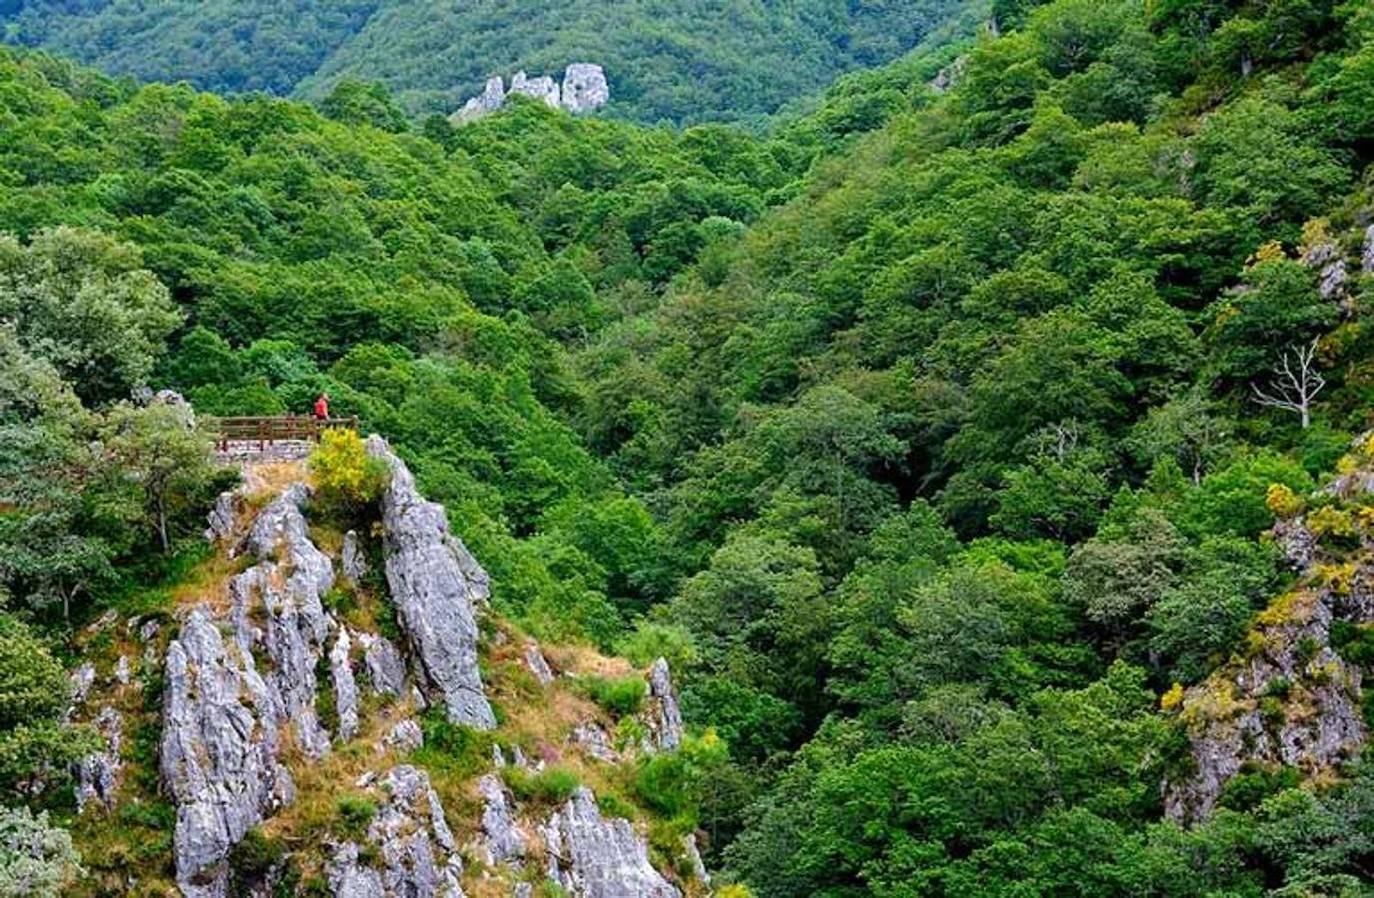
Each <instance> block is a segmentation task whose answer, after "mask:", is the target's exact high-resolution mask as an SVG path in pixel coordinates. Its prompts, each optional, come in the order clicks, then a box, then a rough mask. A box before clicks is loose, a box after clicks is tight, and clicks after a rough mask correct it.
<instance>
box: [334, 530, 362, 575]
mask: <svg viewBox="0 0 1374 898" xmlns="http://www.w3.org/2000/svg"><path fill="white" fill-rule="evenodd" d="M339 566H340V567H341V568H342V569H343V575H344V576H345V577H347V578H348V579H349V580H350V581H352V582H353V583H361V582H362V579H363V577H364V576H366V575H367V558H366V556H365V555H364V554H363V547H362V541H361V540H359V539H358V533H357V531H355V530H350V531H348V532H347V533H345V534H344V539H343V549H342V551H341V552H340V553H339Z"/></svg>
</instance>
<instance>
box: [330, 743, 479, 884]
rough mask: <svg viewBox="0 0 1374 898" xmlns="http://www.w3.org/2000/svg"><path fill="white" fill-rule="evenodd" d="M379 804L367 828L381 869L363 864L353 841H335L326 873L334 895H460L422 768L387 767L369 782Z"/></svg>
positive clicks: (445, 831)
mask: <svg viewBox="0 0 1374 898" xmlns="http://www.w3.org/2000/svg"><path fill="white" fill-rule="evenodd" d="M373 787H374V788H377V789H379V790H380V791H381V793H382V795H383V796H384V799H385V800H384V803H383V804H382V805H381V806H380V807H379V808H378V810H377V813H376V815H375V816H374V817H373V818H372V822H371V823H370V824H369V825H368V828H367V840H368V842H370V843H372V845H374V846H375V847H376V849H377V854H378V855H379V856H380V860H381V869H380V870H378V869H374V868H372V867H370V866H369V865H367V864H364V863H363V862H362V860H361V858H360V855H359V851H358V846H357V844H355V843H353V842H345V843H343V844H342V845H339V846H336V847H335V849H334V852H333V856H332V857H331V859H330V862H329V865H328V868H327V875H328V880H329V887H330V890H331V892H332V893H333V894H334V895H335V896H336V898H342V896H348V898H462V896H463V889H462V887H461V886H460V885H459V883H458V879H459V877H460V876H461V875H462V872H463V863H462V860H461V859H460V858H459V857H458V853H457V848H456V846H455V845H454V842H453V833H452V832H451V831H450V830H449V828H448V822H447V821H446V820H445V818H444V809H443V806H442V805H441V804H440V803H439V796H438V795H437V794H435V792H434V789H433V787H432V786H430V783H429V777H428V776H426V775H425V773H424V771H421V770H418V769H416V768H414V767H411V766H409V765H401V766H399V767H394V768H392V769H391V770H390V771H389V772H388V773H387V774H386V775H385V776H383V777H382V778H381V779H380V780H378V781H376V783H375V784H373Z"/></svg>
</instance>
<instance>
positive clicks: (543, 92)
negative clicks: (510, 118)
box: [510, 72, 561, 109]
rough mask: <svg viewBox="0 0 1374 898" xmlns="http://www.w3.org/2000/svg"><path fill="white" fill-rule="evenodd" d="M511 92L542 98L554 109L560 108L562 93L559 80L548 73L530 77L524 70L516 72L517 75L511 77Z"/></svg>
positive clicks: (537, 98)
mask: <svg viewBox="0 0 1374 898" xmlns="http://www.w3.org/2000/svg"><path fill="white" fill-rule="evenodd" d="M510 92H511V93H513V94H523V95H525V96H527V97H533V98H534V99H536V100H542V101H543V102H544V104H545V105H546V106H549V107H550V108H553V109H557V108H558V106H559V98H560V95H561V92H560V91H559V88H558V82H557V81H554V80H553V79H552V78H550V77H549V76H548V75H544V76H542V77H539V78H530V77H528V76H527V75H526V74H525V73H524V72H516V73H515V77H513V78H511V79H510Z"/></svg>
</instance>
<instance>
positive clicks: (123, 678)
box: [114, 655, 129, 686]
mask: <svg viewBox="0 0 1374 898" xmlns="http://www.w3.org/2000/svg"><path fill="white" fill-rule="evenodd" d="M114 678H115V682H117V683H118V684H119V685H121V686H128V685H129V656H128V655H120V656H119V661H117V662H116V663H115V669H114Z"/></svg>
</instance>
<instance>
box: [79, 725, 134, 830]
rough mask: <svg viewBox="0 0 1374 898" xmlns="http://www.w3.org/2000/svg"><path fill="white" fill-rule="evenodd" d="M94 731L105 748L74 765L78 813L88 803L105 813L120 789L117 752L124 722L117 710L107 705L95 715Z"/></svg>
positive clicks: (119, 765)
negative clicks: (98, 806)
mask: <svg viewBox="0 0 1374 898" xmlns="http://www.w3.org/2000/svg"><path fill="white" fill-rule="evenodd" d="M95 729H96V732H97V733H99V734H100V738H101V739H103V740H104V742H105V747H104V748H103V749H101V750H100V751H98V752H95V753H94V754H90V755H87V756H86V757H84V758H82V759H81V761H80V763H78V764H77V769H76V808H77V810H78V811H84V810H85V809H86V807H87V806H88V805H89V804H90V803H91V802H96V803H97V804H99V805H100V806H102V807H103V808H105V809H106V810H109V809H112V808H113V807H114V804H115V797H116V795H115V793H116V792H117V791H118V789H119V772H120V768H121V767H122V766H123V765H122V762H121V761H120V758H119V751H120V747H121V746H122V744H123V736H124V719H123V718H122V717H121V716H120V714H119V712H118V711H116V710H115V709H114V708H111V707H109V706H108V705H107V706H106V707H104V708H101V709H100V713H99V714H97V715H96V718H95Z"/></svg>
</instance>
